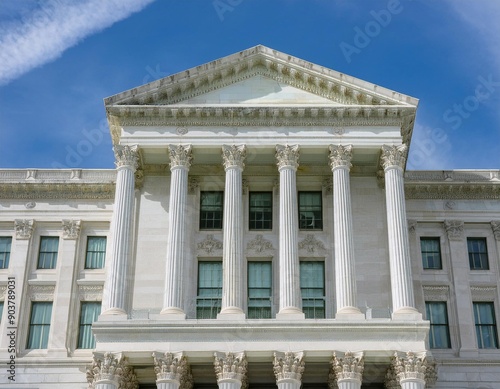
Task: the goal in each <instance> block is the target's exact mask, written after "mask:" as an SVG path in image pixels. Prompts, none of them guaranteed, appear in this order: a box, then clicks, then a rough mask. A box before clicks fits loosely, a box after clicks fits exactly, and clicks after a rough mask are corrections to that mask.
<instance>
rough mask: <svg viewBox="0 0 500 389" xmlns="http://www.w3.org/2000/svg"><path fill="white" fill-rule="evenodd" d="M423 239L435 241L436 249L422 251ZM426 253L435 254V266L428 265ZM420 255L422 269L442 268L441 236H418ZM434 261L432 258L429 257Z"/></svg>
mask: <svg viewBox="0 0 500 389" xmlns="http://www.w3.org/2000/svg"><path fill="white" fill-rule="evenodd" d="M424 241H432V242H437V251H424V248H423V247H422V243H423V242H424ZM426 254H434V255H435V254H437V256H438V260H439V264H438V265H437V266H429V258H428V256H427V255H426ZM420 255H421V257H422V268H423V269H424V270H443V253H442V250H441V238H440V237H439V236H421V237H420ZM431 261H434V259H431Z"/></svg>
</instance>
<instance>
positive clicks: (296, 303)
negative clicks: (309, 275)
mask: <svg viewBox="0 0 500 389" xmlns="http://www.w3.org/2000/svg"><path fill="white" fill-rule="evenodd" d="M276 159H277V164H278V171H279V172H280V232H279V246H280V247H279V253H280V254H279V267H280V271H279V274H280V310H279V312H278V314H277V315H276V319H303V318H304V317H305V315H304V313H302V299H301V296H300V277H299V247H298V234H299V221H298V209H297V182H296V172H297V167H298V166H299V163H298V162H299V146H298V145H295V146H288V145H286V146H282V145H277V146H276Z"/></svg>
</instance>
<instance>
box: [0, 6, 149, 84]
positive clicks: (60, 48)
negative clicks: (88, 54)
mask: <svg viewBox="0 0 500 389" xmlns="http://www.w3.org/2000/svg"><path fill="white" fill-rule="evenodd" d="M153 1H154V0H106V1H102V0H86V1H81V0H70V1H67V0H49V1H44V2H40V6H39V7H38V8H36V9H35V10H34V11H33V12H31V13H30V14H28V15H23V16H22V17H21V18H20V19H17V20H14V21H9V22H6V23H4V24H2V25H0V85H2V84H6V83H8V82H10V81H12V80H14V79H15V78H17V77H19V76H21V75H23V74H24V73H26V72H28V71H30V70H31V69H34V68H36V67H38V66H41V65H43V64H45V63H47V62H50V61H53V60H54V59H56V58H58V57H59V56H60V55H61V54H62V53H63V52H64V51H65V50H66V49H68V48H70V47H72V46H74V45H76V44H77V43H78V42H80V41H81V40H82V39H84V38H85V37H87V36H89V35H92V34H94V33H96V32H99V31H101V30H103V29H105V28H107V27H109V26H111V25H112V24H114V23H116V22H118V21H120V20H123V19H125V18H127V17H129V16H130V15H131V14H133V13H135V12H138V11H140V10H142V9H143V8H144V7H146V6H147V5H148V4H150V3H152V2H153Z"/></svg>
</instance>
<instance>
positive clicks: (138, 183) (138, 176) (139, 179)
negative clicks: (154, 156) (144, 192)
mask: <svg viewBox="0 0 500 389" xmlns="http://www.w3.org/2000/svg"><path fill="white" fill-rule="evenodd" d="M143 185H144V169H143V167H142V166H141V167H138V168H137V170H136V171H135V173H134V189H141V188H142V186H143Z"/></svg>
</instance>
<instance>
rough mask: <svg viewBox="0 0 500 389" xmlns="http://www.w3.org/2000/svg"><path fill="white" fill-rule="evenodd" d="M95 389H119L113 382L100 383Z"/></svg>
mask: <svg viewBox="0 0 500 389" xmlns="http://www.w3.org/2000/svg"><path fill="white" fill-rule="evenodd" d="M95 389H118V386H117V385H116V384H115V383H112V382H98V383H97V384H95Z"/></svg>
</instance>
